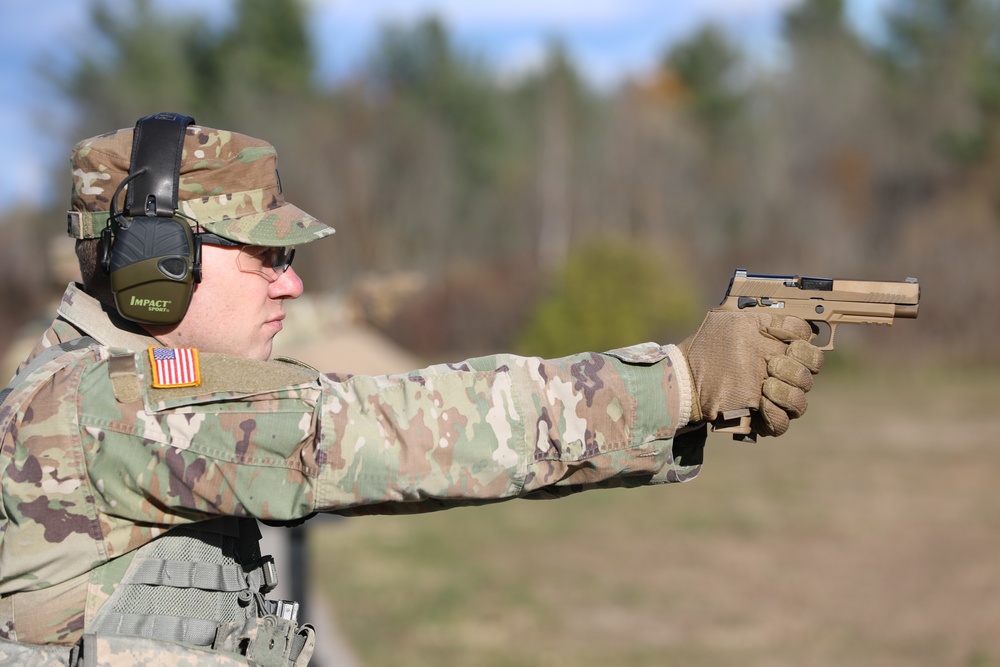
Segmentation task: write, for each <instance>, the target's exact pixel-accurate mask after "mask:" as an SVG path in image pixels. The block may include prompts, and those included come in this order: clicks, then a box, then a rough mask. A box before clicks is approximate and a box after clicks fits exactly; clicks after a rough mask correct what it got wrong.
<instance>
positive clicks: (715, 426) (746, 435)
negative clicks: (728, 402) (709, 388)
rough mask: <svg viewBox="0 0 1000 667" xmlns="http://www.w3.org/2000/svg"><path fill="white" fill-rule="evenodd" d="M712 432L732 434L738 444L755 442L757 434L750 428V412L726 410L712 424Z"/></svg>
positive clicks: (746, 410) (743, 409) (747, 410)
mask: <svg viewBox="0 0 1000 667" xmlns="http://www.w3.org/2000/svg"><path fill="white" fill-rule="evenodd" d="M712 432H714V433H732V434H733V440H736V441H738V442H757V434H756V433H754V432H753V429H752V428H750V410H749V408H742V409H739V410H727V411H726V412H723V413H722V414H721V415H719V416H718V417H716V419H715V421H714V422H712Z"/></svg>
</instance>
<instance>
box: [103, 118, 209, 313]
mask: <svg viewBox="0 0 1000 667" xmlns="http://www.w3.org/2000/svg"><path fill="white" fill-rule="evenodd" d="M192 123H194V118H191V117H190V116H183V115H180V114H175V113H159V114H156V115H153V116H146V117H145V118H140V119H139V120H138V121H137V122H136V124H135V131H134V133H133V138H132V159H131V163H130V165H129V175H128V177H127V178H125V179H124V180H123V181H122V182H121V183H120V184H119V186H118V188H117V189H116V190H115V194H114V196H113V197H112V199H111V215H110V217H109V220H108V226H107V227H106V228H105V229H104V232H103V233H102V235H101V238H102V240H103V254H102V265H103V266H104V269H105V271H106V272H107V273H108V274H109V275H110V277H111V291H112V292H114V296H115V307H116V308H117V309H118V312H119V313H120V314H121V316H122V317H124V318H125V319H128V320H131V321H133V322H138V323H140V324H163V325H170V324H176V323H178V322H180V321H181V319H183V317H184V314H185V313H186V312H187V309H188V306H189V305H190V303H191V294H192V293H193V292H194V285H195V283H197V282H198V281H199V280H200V279H201V243H200V239H198V237H197V236H195V235H194V233H193V232H192V230H191V226H190V225H189V224H188V223H187V222H184V221H182V220H179V219H178V218H177V216H176V210H177V190H178V183H179V180H180V162H181V155H182V154H183V150H184V135H185V132H186V128H187V126H188V125H191V124H192ZM126 185H127V186H128V191H127V194H126V199H125V209H124V212H123V213H119V212H118V196H119V194H120V193H121V190H122V189H123V188H124V187H125V186H126Z"/></svg>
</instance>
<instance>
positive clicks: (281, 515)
mask: <svg viewBox="0 0 1000 667" xmlns="http://www.w3.org/2000/svg"><path fill="white" fill-rule="evenodd" d="M122 326H123V325H121V323H120V322H115V321H112V320H110V319H109V315H107V314H106V313H105V312H104V311H103V310H101V308H100V305H99V304H98V303H97V302H96V301H94V300H93V299H92V298H90V297H89V296H87V295H86V294H84V293H83V292H82V290H80V289H79V288H77V287H76V286H74V285H71V286H70V287H69V288H68V289H67V291H66V294H65V295H64V299H63V303H62V305H61V306H60V309H59V317H58V319H57V320H56V321H55V322H54V323H53V325H52V327H51V328H50V329H49V330H48V331H47V332H46V333H45V334H44V335H43V337H42V339H41V340H40V341H39V343H38V346H37V347H36V350H35V352H33V353H32V355H34V354H37V353H38V351H39V350H41V349H43V348H45V347H49V346H51V345H56V344H59V343H61V342H65V341H67V340H72V339H75V338H77V337H79V336H81V335H82V334H84V333H86V334H89V335H91V336H93V337H94V338H95V339H97V340H98V341H101V342H102V343H104V344H103V345H101V346H96V347H91V348H86V349H83V350H78V351H71V352H67V353H66V354H63V355H61V356H60V357H58V358H56V359H55V360H53V361H52V362H49V363H47V364H45V365H43V366H42V367H41V368H40V369H38V370H36V371H35V372H34V373H32V374H31V376H30V377H28V378H27V379H26V380H24V381H22V382H21V383H20V384H19V385H18V386H17V387H16V388H15V389H14V391H13V392H12V393H11V395H10V397H9V399H8V402H7V403H5V404H4V406H3V408H2V409H0V423H2V424H4V425H5V432H4V433H3V443H2V451H0V471H2V474H3V478H2V492H3V503H2V505H0V508H2V509H0V511H2V512H3V514H2V515H0V594H2V596H3V597H2V603H0V637H3V638H7V639H11V640H15V641H28V642H33V643H38V644H52V643H55V644H72V643H73V642H75V641H76V640H77V639H79V637H80V636H81V634H82V633H83V632H84V631H85V630H86V625H87V622H88V619H93V616H94V614H95V613H96V610H97V608H99V606H100V604H101V603H102V602H103V600H106V599H107V596H108V595H109V594H110V591H108V590H106V588H102V587H101V586H100V585H99V584H98V583H97V582H95V581H91V580H90V576H91V573H93V572H95V571H97V570H98V569H102V570H103V571H104V572H105V573H107V571H108V568H109V567H115V564H116V563H117V562H118V559H121V560H122V561H123V562H124V561H127V560H128V559H127V558H121V557H122V556H123V555H126V554H129V553H130V552H132V551H134V550H135V549H137V548H139V547H140V546H142V545H144V544H146V543H147V542H149V541H150V540H152V539H153V538H155V537H157V536H158V535H161V534H162V533H163V532H164V531H166V530H167V529H169V528H171V527H174V526H180V525H185V524H188V523H190V522H195V521H200V520H206V519H210V518H213V517H217V516H225V515H229V516H237V517H257V518H261V519H277V520H290V519H298V518H301V517H305V516H307V515H309V514H310V513H312V512H315V511H320V512H333V513H339V514H345V515H357V514H369V513H408V512H422V511H430V510H438V509H444V508H448V507H456V506H460V505H470V504H480V503H488V502H497V501H500V500H505V499H509V498H516V497H528V498H553V497H559V496H563V495H567V494H569V493H576V492H579V491H582V490H585V489H591V488H599V487H615V486H638V485H646V484H657V483H664V482H680V481H685V480H687V479H691V478H692V477H694V476H695V475H696V474H697V473H698V471H699V470H700V464H701V452H702V446H703V444H704V438H705V432H704V429H698V430H696V431H693V432H689V433H683V434H681V433H679V429H681V427H683V426H685V424H686V422H687V420H688V416H689V414H690V396H685V395H684V388H685V387H687V386H688V385H689V383H688V381H687V380H686V379H685V378H684V377H680V376H679V374H684V373H686V372H687V366H686V363H685V362H684V361H683V358H682V357H681V356H680V352H679V350H678V349H677V348H676V347H674V346H665V347H663V346H659V345H655V344H645V345H638V346H634V347H628V348H623V349H621V350H616V351H612V352H608V353H604V354H597V353H585V354H579V355H574V356H571V357H566V358H563V359H555V360H543V359H538V358H525V357H516V356H509V355H498V356H491V357H483V358H478V359H472V360H469V361H465V362H463V363H459V364H449V365H439V366H432V367H430V368H426V369H423V370H420V371H414V372H412V373H408V374H402V375H393V376H381V377H367V376H338V375H333V374H331V375H323V374H320V373H319V372H317V371H314V370H311V369H308V368H304V367H301V366H298V365H294V364H289V363H284V362H280V361H269V362H260V361H252V360H245V359H239V358H234V357H227V356H224V355H213V354H203V355H201V356H202V369H201V370H202V377H203V379H204V383H203V384H202V386H199V387H187V388H174V389H152V388H151V386H150V368H149V359H148V354H147V353H146V349H145V348H146V346H147V345H148V344H149V343H150V340H151V339H149V338H147V337H144V336H142V335H140V334H138V333H131V332H129V331H128V330H123V328H122ZM33 610H35V611H34V613H33ZM25 619H28V621H26V622H22V621H25Z"/></svg>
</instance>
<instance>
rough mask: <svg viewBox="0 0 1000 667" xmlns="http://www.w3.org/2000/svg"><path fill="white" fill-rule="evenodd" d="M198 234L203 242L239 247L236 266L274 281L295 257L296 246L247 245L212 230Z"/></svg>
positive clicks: (245, 271) (243, 270)
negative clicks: (213, 232)
mask: <svg viewBox="0 0 1000 667" xmlns="http://www.w3.org/2000/svg"><path fill="white" fill-rule="evenodd" d="M198 236H199V237H200V238H201V242H202V243H207V244H209V245H217V246H224V247H227V248H239V249H240V252H239V254H238V255H237V256H236V266H237V267H238V268H239V270H240V271H242V272H244V273H256V274H257V275H260V276H263V277H264V278H266V279H267V280H268V281H269V282H272V283H273V282H274V281H275V280H277V279H278V278H280V277H281V274H283V273H284V272H285V271H287V270H288V267H290V266H291V265H292V260H293V259H295V247H294V246H260V245H247V244H246V243H239V242H238V241H231V240H230V239H227V238H223V237H221V236H218V235H216V234H212V233H211V232H202V233H200V234H198Z"/></svg>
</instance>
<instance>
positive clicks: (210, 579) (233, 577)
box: [129, 558, 247, 592]
mask: <svg viewBox="0 0 1000 667" xmlns="http://www.w3.org/2000/svg"><path fill="white" fill-rule="evenodd" d="M129 581H130V583H133V584H149V585H153V586H173V587H175V588H200V589H202V590H205V591H228V592H236V591H241V590H243V589H245V588H246V587H247V580H246V575H245V574H244V573H243V568H241V567H238V566H235V565H220V564H217V563H196V562H190V561H176V560H162V559H155V558H150V559H146V560H143V561H140V562H139V563H137V564H136V568H135V570H134V571H133V573H132V576H131V577H130V579H129Z"/></svg>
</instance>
